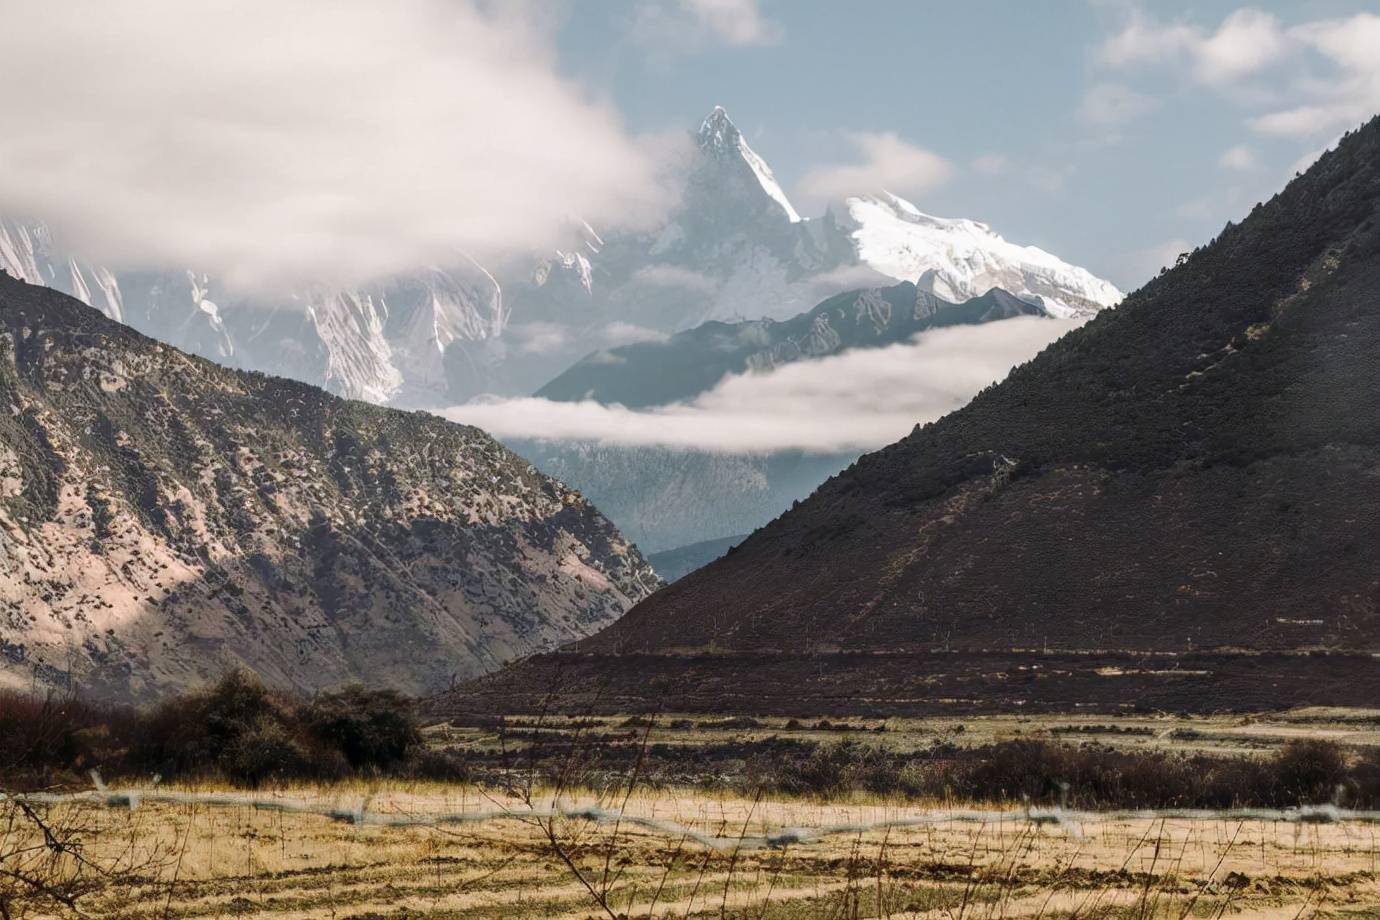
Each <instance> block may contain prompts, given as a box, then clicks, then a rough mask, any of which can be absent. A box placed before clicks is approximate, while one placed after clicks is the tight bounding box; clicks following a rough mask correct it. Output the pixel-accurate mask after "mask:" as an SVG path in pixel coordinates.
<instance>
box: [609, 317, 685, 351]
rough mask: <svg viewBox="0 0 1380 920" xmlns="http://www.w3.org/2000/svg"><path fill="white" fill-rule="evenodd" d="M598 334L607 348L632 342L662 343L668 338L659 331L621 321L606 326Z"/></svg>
mask: <svg viewBox="0 0 1380 920" xmlns="http://www.w3.org/2000/svg"><path fill="white" fill-rule="evenodd" d="M600 332H601V335H600V340H601V341H603V342H604V344H605V345H606V346H608V347H613V346H615V345H630V344H632V343H633V342H664V341H666V340H667V339H668V338H670V336H669V335H667V334H666V333H665V332H662V331H660V330H659V329H648V328H647V327H646V326H639V325H637V324H635V323H625V322H622V321H621V320H620V321H615V322H612V323H608V324H606V325H605V326H604V327H603V329H601V330H600Z"/></svg>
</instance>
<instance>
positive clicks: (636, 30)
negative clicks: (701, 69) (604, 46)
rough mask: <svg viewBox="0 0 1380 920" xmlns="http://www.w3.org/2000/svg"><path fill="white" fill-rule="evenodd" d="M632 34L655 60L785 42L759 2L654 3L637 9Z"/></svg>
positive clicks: (664, 0)
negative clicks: (726, 46) (716, 47)
mask: <svg viewBox="0 0 1380 920" xmlns="http://www.w3.org/2000/svg"><path fill="white" fill-rule="evenodd" d="M629 34H630V36H631V37H632V39H633V40H634V41H636V42H637V43H638V44H640V45H642V46H643V47H644V48H645V49H646V50H647V52H648V53H649V54H650V55H652V56H653V57H657V56H674V55H677V54H690V53H694V52H698V51H703V50H705V49H706V48H709V47H714V46H722V45H728V46H730V47H740V48H742V47H751V46H755V45H771V44H775V43H776V42H778V41H780V40H781V29H780V27H779V26H778V25H777V24H776V23H775V22H773V21H772V20H770V19H767V18H766V17H765V16H763V15H762V11H761V9H760V8H759V6H758V4H757V0H653V2H647V3H643V4H642V5H640V6H638V7H637V10H636V12H635V13H634V15H633V17H632V20H631V26H630V29H629Z"/></svg>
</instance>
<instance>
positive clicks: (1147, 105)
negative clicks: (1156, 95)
mask: <svg viewBox="0 0 1380 920" xmlns="http://www.w3.org/2000/svg"><path fill="white" fill-rule="evenodd" d="M1156 105H1157V103H1156V102H1155V100H1154V99H1152V98H1150V97H1149V96H1146V95H1145V94H1143V93H1138V92H1136V91H1135V90H1133V89H1131V88H1130V87H1128V86H1123V85H1121V84H1120V83H1098V84H1095V85H1094V86H1092V87H1091V88H1090V89H1089V90H1088V91H1087V93H1085V94H1084V96H1083V104H1082V105H1081V106H1080V107H1079V109H1078V115H1079V117H1080V118H1082V119H1083V120H1084V121H1086V122H1088V123H1090V124H1094V125H1103V126H1108V127H1111V126H1115V125H1122V124H1125V123H1126V122H1128V121H1134V120H1135V119H1137V118H1139V117H1140V116H1142V115H1144V114H1146V113H1147V112H1150V111H1153V110H1154V108H1155V107H1156Z"/></svg>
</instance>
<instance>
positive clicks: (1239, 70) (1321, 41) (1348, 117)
mask: <svg viewBox="0 0 1380 920" xmlns="http://www.w3.org/2000/svg"><path fill="white" fill-rule="evenodd" d="M1377 48H1380V15H1376V14H1374V13H1358V14H1356V15H1354V16H1350V17H1345V18H1339V19H1325V20H1315V21H1311V22H1304V23H1300V24H1298V25H1294V26H1290V27H1285V26H1284V25H1283V24H1282V23H1281V22H1280V21H1279V19H1277V18H1276V17H1275V16H1273V15H1271V14H1269V13H1265V12H1261V11H1260V10H1255V9H1252V8H1249V7H1244V8H1241V9H1238V10H1235V11H1234V12H1232V13H1230V14H1229V15H1227V16H1226V18H1224V19H1223V20H1222V22H1221V23H1220V24H1219V25H1218V26H1217V27H1216V28H1215V29H1206V28H1203V27H1201V26H1198V25H1194V24H1190V23H1187V22H1162V21H1157V20H1155V19H1152V18H1150V17H1149V16H1147V15H1146V14H1145V13H1144V12H1142V11H1140V10H1139V9H1137V8H1132V11H1131V15H1130V18H1129V19H1128V21H1127V23H1126V25H1125V26H1124V27H1123V28H1122V29H1121V30H1120V31H1119V32H1117V33H1116V34H1115V35H1112V36H1110V37H1109V38H1107V39H1106V40H1105V41H1104V42H1102V43H1101V44H1100V45H1099V46H1098V48H1097V51H1096V53H1095V59H1096V61H1097V62H1098V63H1099V64H1101V65H1102V66H1104V67H1109V68H1116V69H1122V70H1126V69H1131V68H1135V67H1155V66H1158V67H1161V68H1165V69H1167V70H1172V71H1173V72H1175V73H1180V72H1182V73H1187V74H1188V75H1189V76H1190V77H1191V78H1192V80H1194V81H1195V82H1197V83H1198V84H1201V85H1205V86H1210V87H1213V88H1215V89H1219V90H1222V91H1231V92H1233V93H1235V94H1236V96H1237V98H1239V99H1246V100H1252V99H1254V100H1257V101H1259V100H1266V101H1267V102H1268V104H1269V106H1270V107H1271V108H1272V110H1271V111H1267V112H1264V113H1263V114H1259V115H1255V116H1253V117H1252V118H1251V119H1250V120H1249V124H1250V126H1251V128H1252V129H1254V130H1255V131H1258V132H1260V133H1262V134H1271V135H1279V136H1297V137H1303V136H1310V135H1317V134H1323V133H1328V132H1335V131H1338V130H1341V129H1343V128H1349V127H1353V126H1355V125H1357V124H1360V123H1361V122H1362V121H1364V120H1366V119H1367V118H1369V117H1370V116H1371V115H1374V114H1375V113H1376V112H1377V111H1380V52H1377V51H1376V49H1377ZM1319 64H1321V65H1322V70H1323V71H1324V72H1322V73H1320V72H1319V70H1318V65H1319ZM1267 76H1268V77H1270V78H1272V80H1273V83H1274V85H1272V86H1271V89H1270V91H1269V92H1265V93H1261V92H1259V91H1257V92H1254V93H1250V92H1248V93H1244V94H1243V93H1241V92H1240V90H1241V88H1242V86H1243V85H1244V84H1246V83H1248V82H1249V81H1250V80H1252V79H1254V78H1265V77H1267ZM1257 90H1258V87H1257Z"/></svg>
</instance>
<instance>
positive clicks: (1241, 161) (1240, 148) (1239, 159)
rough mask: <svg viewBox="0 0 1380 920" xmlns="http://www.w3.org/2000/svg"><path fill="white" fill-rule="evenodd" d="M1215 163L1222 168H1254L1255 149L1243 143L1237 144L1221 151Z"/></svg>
mask: <svg viewBox="0 0 1380 920" xmlns="http://www.w3.org/2000/svg"><path fill="white" fill-rule="evenodd" d="M1217 165H1218V166H1220V167H1222V168H1223V169H1236V170H1248V169H1255V167H1256V158H1255V151H1254V150H1252V149H1251V148H1249V147H1247V146H1246V145H1244V144H1237V145H1236V146H1235V147H1231V148H1229V149H1227V150H1224V151H1222V155H1221V156H1220V157H1218V159H1217Z"/></svg>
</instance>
